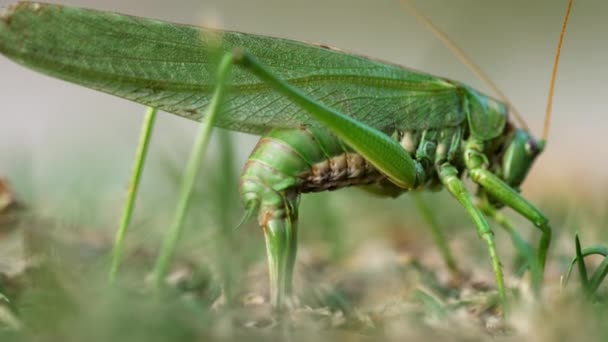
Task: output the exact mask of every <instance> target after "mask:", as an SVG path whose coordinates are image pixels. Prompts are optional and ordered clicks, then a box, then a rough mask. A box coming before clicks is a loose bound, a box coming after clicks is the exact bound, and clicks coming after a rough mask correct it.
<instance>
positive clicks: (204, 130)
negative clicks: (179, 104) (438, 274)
mask: <svg viewBox="0 0 608 342" xmlns="http://www.w3.org/2000/svg"><path fill="white" fill-rule="evenodd" d="M231 67H232V54H226V55H225V56H224V57H223V59H222V60H221V62H220V64H219V68H218V70H219V73H218V78H217V86H216V89H215V92H214V94H213V98H212V99H211V103H210V105H209V109H208V111H207V114H206V116H205V120H204V121H203V122H202V123H201V125H200V131H199V134H198V136H197V137H196V141H195V144H194V148H193V150H192V153H191V155H190V159H189V160H188V165H187V166H186V172H185V175H184V179H183V181H182V184H181V188H180V194H179V197H178V203H177V209H176V213H175V218H174V220H173V223H172V225H171V227H170V228H169V231H168V232H167V236H166V239H165V241H164V243H163V246H162V248H161V251H160V254H159V256H158V259H157V261H156V266H155V268H154V271H153V272H154V273H153V277H154V285H155V286H156V288H162V287H163V284H164V279H165V277H166V275H167V272H168V271H169V267H170V265H171V260H172V259H173V255H174V254H175V249H176V248H177V244H178V242H179V239H180V237H181V235H182V230H183V225H184V218H185V217H186V212H187V211H188V207H189V205H190V198H191V195H192V188H193V187H194V183H195V180H196V175H197V174H198V172H199V169H200V166H201V162H202V160H203V159H204V156H205V152H206V150H207V145H208V143H209V138H210V137H211V132H212V130H213V125H214V123H215V121H216V119H217V116H218V114H219V112H220V111H221V104H222V100H223V98H224V92H225V88H226V80H227V78H228V74H229V73H230V70H231Z"/></svg>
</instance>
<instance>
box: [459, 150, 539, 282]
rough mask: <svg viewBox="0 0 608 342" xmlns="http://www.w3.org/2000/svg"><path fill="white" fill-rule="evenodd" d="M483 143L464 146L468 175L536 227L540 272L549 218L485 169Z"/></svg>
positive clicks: (486, 163) (485, 161)
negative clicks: (538, 231)
mask: <svg viewBox="0 0 608 342" xmlns="http://www.w3.org/2000/svg"><path fill="white" fill-rule="evenodd" d="M482 150H483V144H481V143H480V142H478V141H474V140H471V141H469V142H468V143H467V146H466V147H465V164H466V166H467V169H468V172H469V176H470V177H471V179H472V180H473V182H475V183H476V184H479V185H480V186H481V187H482V188H483V189H484V190H485V191H487V192H488V194H490V195H491V196H492V197H493V198H495V199H496V200H498V201H500V202H501V203H503V204H505V205H507V206H508V207H510V208H512V209H513V210H515V211H517V212H518V213H519V214H521V215H522V216H524V217H526V218H527V219H528V220H530V221H531V222H532V223H533V224H534V225H535V226H536V227H537V228H538V229H540V230H541V232H542V236H541V238H540V241H539V246H538V263H539V265H540V267H541V272H543V271H544V268H545V261H546V258H547V251H548V250H549V244H550V243H551V227H550V226H549V220H548V219H547V218H546V217H545V216H544V215H543V214H542V213H541V212H540V210H538V209H537V208H536V207H535V206H534V205H533V204H532V203H530V202H528V200H526V199H525V198H524V197H523V196H522V195H521V194H519V193H518V192H517V191H516V190H515V189H513V188H511V187H510V186H509V185H508V184H506V183H505V182H503V181H502V180H501V179H500V178H498V176H496V175H494V174H493V173H492V172H490V171H488V170H487V169H485V167H486V166H487V165H488V161H487V159H486V158H485V156H484V155H483V153H481V152H480V151H482Z"/></svg>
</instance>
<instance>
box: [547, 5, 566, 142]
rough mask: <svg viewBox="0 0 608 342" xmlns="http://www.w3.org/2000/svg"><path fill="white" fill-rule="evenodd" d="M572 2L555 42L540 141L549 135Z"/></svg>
mask: <svg viewBox="0 0 608 342" xmlns="http://www.w3.org/2000/svg"><path fill="white" fill-rule="evenodd" d="M572 2H573V0H570V1H569V2H568V9H567V10H566V17H565V18H564V23H563V24H562V32H561V34H560V35H559V41H558V43H557V53H556V54H555V63H554V64H553V73H552V74H551V85H550V86H549V99H548V100H547V112H546V113H545V126H544V128H543V135H542V141H546V140H547V136H549V125H550V123H551V110H552V109H553V91H554V89H555V78H556V77H557V67H558V65H559V56H560V55H561V53H562V43H563V42H564V36H565V35H566V27H567V26H568V19H569V18H570V11H571V10H572Z"/></svg>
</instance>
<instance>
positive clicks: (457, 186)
mask: <svg viewBox="0 0 608 342" xmlns="http://www.w3.org/2000/svg"><path fill="white" fill-rule="evenodd" d="M439 178H440V179H441V182H442V183H443V185H444V186H445V187H446V189H448V191H449V192H450V193H451V194H452V195H453V196H454V197H456V199H457V200H458V202H460V204H461V205H462V206H463V207H464V209H465V210H466V211H467V213H468V214H469V215H470V216H471V218H472V219H473V222H474V223H475V227H476V228H477V232H478V234H479V237H481V239H483V241H484V242H485V243H486V245H487V247H488V252H489V253H490V260H491V262H492V269H493V270H494V275H495V276H496V287H497V288H498V294H499V296H500V298H501V301H502V302H503V303H506V290H505V282H504V278H503V274H502V268H501V265H500V259H499V257H498V253H497V252H496V242H495V241H494V233H493V232H492V229H491V228H490V225H489V224H488V221H487V220H486V218H485V217H484V216H483V213H482V212H481V210H480V209H479V208H478V207H477V206H476V205H475V204H474V203H473V199H472V198H471V195H470V194H469V193H468V192H467V190H466V188H465V186H464V183H463V182H462V180H460V178H459V177H458V170H457V169H456V168H455V167H454V166H452V165H451V164H449V163H445V164H443V165H441V166H439Z"/></svg>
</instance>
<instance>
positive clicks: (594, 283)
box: [589, 258, 608, 294]
mask: <svg viewBox="0 0 608 342" xmlns="http://www.w3.org/2000/svg"><path fill="white" fill-rule="evenodd" d="M607 274H608V258H604V260H602V263H601V264H600V266H598V268H597V269H596V270H595V272H593V275H592V276H591V279H590V280H589V292H590V293H591V294H594V293H595V291H597V289H598V288H599V287H600V284H601V283H602V281H604V279H605V278H606V275H607Z"/></svg>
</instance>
